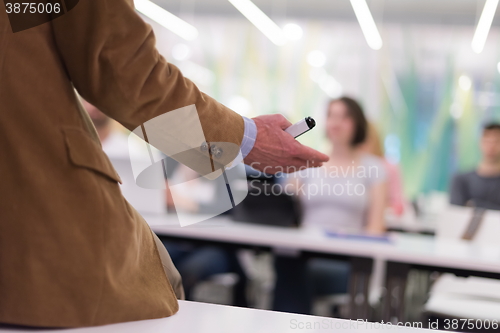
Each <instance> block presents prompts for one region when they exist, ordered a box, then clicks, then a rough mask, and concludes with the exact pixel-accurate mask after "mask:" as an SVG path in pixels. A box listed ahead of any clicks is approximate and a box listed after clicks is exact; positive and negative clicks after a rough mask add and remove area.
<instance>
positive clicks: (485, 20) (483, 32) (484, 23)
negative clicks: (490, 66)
mask: <svg viewBox="0 0 500 333" xmlns="http://www.w3.org/2000/svg"><path fill="white" fill-rule="evenodd" d="M497 7H498V0H486V3H485V4H484V8H483V13H482V14H481V17H480V18H479V22H478V23H477V28H476V32H475V33H474V38H472V44H471V46H472V50H473V51H474V52H476V53H481V52H483V49H484V44H485V43H486V38H488V33H489V32H490V28H491V23H493V18H494V17H495V12H496V10H497Z"/></svg>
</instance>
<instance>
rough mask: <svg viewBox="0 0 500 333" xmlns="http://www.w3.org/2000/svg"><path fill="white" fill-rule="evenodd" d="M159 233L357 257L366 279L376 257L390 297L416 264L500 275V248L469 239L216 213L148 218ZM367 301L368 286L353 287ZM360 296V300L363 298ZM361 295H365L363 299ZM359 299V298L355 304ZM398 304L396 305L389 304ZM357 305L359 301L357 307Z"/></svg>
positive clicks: (393, 310) (356, 314)
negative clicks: (368, 237) (373, 233)
mask: <svg viewBox="0 0 500 333" xmlns="http://www.w3.org/2000/svg"><path fill="white" fill-rule="evenodd" d="M145 218H146V220H147V221H148V223H149V224H150V225H151V228H152V229H153V230H154V231H155V232H156V233H158V234H160V235H164V236H168V237H171V238H175V239H189V240H197V241H201V242H213V243H219V244H226V245H233V246H237V247H258V248H264V249H270V250H274V251H277V252H287V251H288V252H292V253H293V252H294V251H295V252H302V253H305V254H310V255H314V256H327V257H333V258H354V259H356V262H358V263H361V264H360V265H359V267H358V268H359V269H358V271H359V274H360V275H361V277H362V276H363V275H364V276H369V274H370V273H369V272H367V270H368V269H367V267H369V269H370V270H371V267H372V265H371V263H372V262H373V260H374V259H378V260H383V261H385V262H386V263H387V274H386V276H387V278H386V282H385V284H386V288H387V289H388V294H389V295H391V297H399V298H400V300H402V299H403V296H404V286H405V284H406V276H407V274H408V271H409V269H411V268H412V267H414V268H419V269H429V270H434V271H440V272H450V273H455V274H458V275H463V276H467V275H474V276H481V277H488V278H500V247H496V248H495V247H480V246H477V245H472V244H468V243H467V242H465V241H440V242H436V241H435V239H434V237H432V236H428V235H418V234H392V237H391V242H390V243H383V242H376V241H362V240H352V239H339V238H330V237H328V236H327V235H326V234H325V233H324V232H322V231H321V230H315V229H291V228H280V227H272V226H262V225H255V224H247V223H240V222H232V221H231V220H230V219H228V218H224V217H216V218H213V219H210V220H208V221H205V222H202V223H199V224H195V225H192V226H190V227H184V228H181V227H180V226H179V225H176V224H175V221H174V222H173V221H168V218H167V217H165V216H156V217H155V216H150V217H148V216H145ZM365 280H366V279H365ZM360 293H362V294H363V295H364V296H365V300H366V299H367V284H364V285H362V286H358V287H357V289H356V290H354V291H353V290H351V296H354V295H357V294H360ZM358 299H360V298H359V297H358ZM361 299H362V298H361ZM352 303H354V302H352ZM390 304H393V306H390ZM401 304H402V303H401V302H399V303H398V302H390V300H389V299H388V297H387V298H386V306H385V310H384V318H383V319H384V320H388V319H398V318H402V313H403V309H402V306H401ZM353 306H356V305H353ZM365 307H366V303H363V304H359V306H357V307H355V308H353V309H352V311H353V312H352V314H351V318H367V317H366V316H365V315H364V314H366V312H365V311H366V309H365Z"/></svg>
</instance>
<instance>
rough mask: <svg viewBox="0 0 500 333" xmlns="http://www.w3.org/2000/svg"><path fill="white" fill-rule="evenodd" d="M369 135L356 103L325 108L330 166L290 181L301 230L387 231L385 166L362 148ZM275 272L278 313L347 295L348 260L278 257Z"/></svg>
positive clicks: (340, 101)
mask: <svg viewBox="0 0 500 333" xmlns="http://www.w3.org/2000/svg"><path fill="white" fill-rule="evenodd" d="M367 131H368V123H367V120H366V118H365V115H364V113H363V110H362V108H361V106H360V105H359V104H358V102H356V101H355V100H354V99H352V98H349V97H342V98H339V99H336V100H333V101H331V102H330V103H329V105H328V110H327V121H326V134H327V137H328V140H329V141H330V143H331V144H332V146H333V149H332V150H331V152H330V154H329V157H330V160H329V162H327V163H325V164H324V165H323V167H321V168H319V169H316V170H314V171H313V172H310V171H307V170H304V171H299V172H297V173H295V175H294V176H292V177H291V178H293V183H294V186H295V188H296V189H297V192H298V193H299V197H300V199H301V203H302V208H303V214H304V215H303V222H302V225H303V226H306V227H308V226H310V227H316V228H318V227H319V228H321V229H324V230H329V231H333V232H348V233H369V234H373V235H378V234H382V233H383V232H384V231H385V223H384V211H385V208H386V204H387V200H386V198H387V184H386V171H385V164H384V162H383V160H382V159H380V158H379V157H377V156H374V155H371V154H368V153H366V152H364V151H363V150H362V149H361V145H362V144H363V143H364V142H365V139H366V136H367ZM311 171H312V170H311ZM275 268H276V271H277V281H276V288H275V298H274V309H275V310H277V311H285V312H295V313H310V311H311V305H312V301H313V300H314V298H315V297H318V296H324V295H330V294H343V293H347V290H348V282H349V274H350V264H349V263H348V262H346V261H341V260H333V259H323V258H314V259H310V260H302V259H296V258H290V257H288V258H287V257H276V260H275Z"/></svg>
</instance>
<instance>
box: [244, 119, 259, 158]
mask: <svg viewBox="0 0 500 333" xmlns="http://www.w3.org/2000/svg"><path fill="white" fill-rule="evenodd" d="M243 121H244V124H245V130H244V133H243V141H242V142H241V155H243V158H245V157H247V155H248V154H249V153H250V151H251V150H252V149H253V146H254V145H255V139H256V138H257V126H256V125H255V121H253V119H250V118H247V117H243Z"/></svg>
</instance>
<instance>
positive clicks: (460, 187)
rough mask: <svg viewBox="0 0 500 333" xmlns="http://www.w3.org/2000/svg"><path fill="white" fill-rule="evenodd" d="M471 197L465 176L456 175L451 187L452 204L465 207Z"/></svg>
mask: <svg viewBox="0 0 500 333" xmlns="http://www.w3.org/2000/svg"><path fill="white" fill-rule="evenodd" d="M469 199H470V197H469V194H468V191H467V186H466V184H465V182H464V177H463V175H455V177H453V179H452V181H451V186H450V204H452V205H459V206H465V205H466V204H467V201H469Z"/></svg>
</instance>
